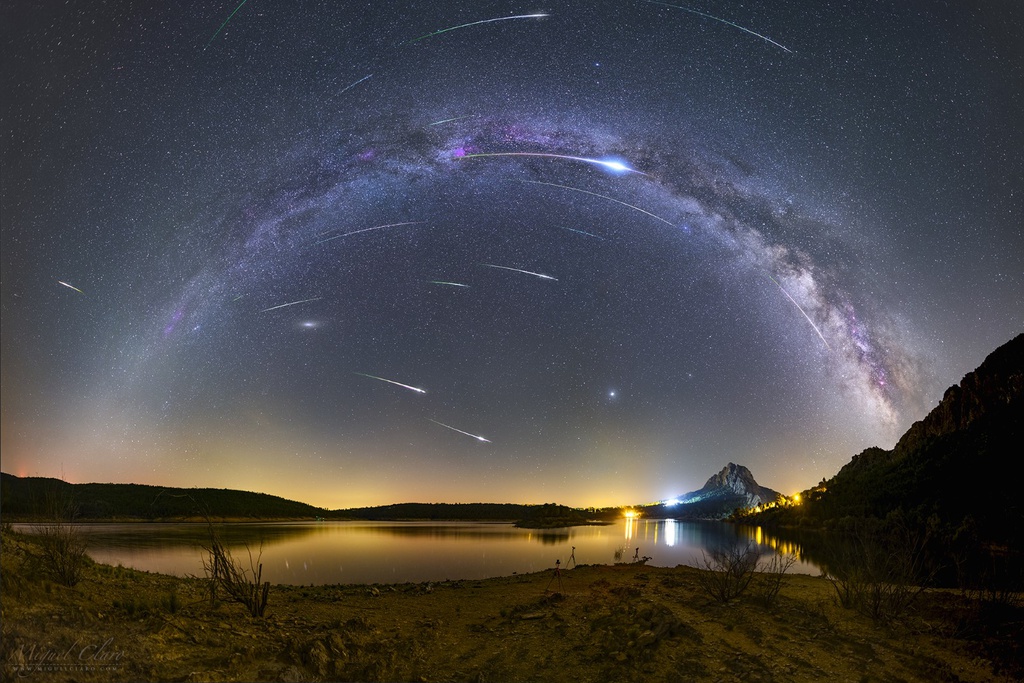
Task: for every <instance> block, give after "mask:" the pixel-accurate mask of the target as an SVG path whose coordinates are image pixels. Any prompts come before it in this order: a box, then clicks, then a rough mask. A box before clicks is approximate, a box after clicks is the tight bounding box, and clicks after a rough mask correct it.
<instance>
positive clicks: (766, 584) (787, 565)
mask: <svg viewBox="0 0 1024 683" xmlns="http://www.w3.org/2000/svg"><path fill="white" fill-rule="evenodd" d="M794 564H796V556H795V555H772V556H771V557H770V558H769V559H768V560H767V561H766V562H762V563H761V564H760V565H759V566H758V570H757V583H756V584H755V587H756V591H757V596H758V598H760V600H761V602H762V603H763V604H764V606H765V607H767V608H768V609H771V608H772V607H774V606H775V602H776V600H777V599H778V597H779V591H780V590H782V586H783V584H784V583H785V580H786V573H787V572H788V571H789V570H790V569H792V567H793V565H794Z"/></svg>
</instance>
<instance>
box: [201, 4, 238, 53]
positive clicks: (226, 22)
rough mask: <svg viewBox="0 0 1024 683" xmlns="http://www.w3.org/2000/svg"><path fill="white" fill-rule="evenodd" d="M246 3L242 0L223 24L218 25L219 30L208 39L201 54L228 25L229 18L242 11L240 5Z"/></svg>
mask: <svg viewBox="0 0 1024 683" xmlns="http://www.w3.org/2000/svg"><path fill="white" fill-rule="evenodd" d="M247 2H249V0H242V2H241V4H239V5H238V7H236V8H235V11H234V12H232V13H231V14H229V15H228V18H227V19H225V20H224V23H223V24H221V25H220V28H219V29H217V30H216V32H214V34H213V36H212V37H211V38H210V42H209V43H207V44H206V47H204V48H203V52H206V48H207V47H210V43H212V42H213V39H214V38H216V37H217V36H218V35H220V32H221V31H223V30H224V27H225V26H227V25H228V22H229V21H231V17H233V16H235V14H237V13H238V10H240V9H242V5H244V4H245V3H247Z"/></svg>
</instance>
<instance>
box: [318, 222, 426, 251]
mask: <svg viewBox="0 0 1024 683" xmlns="http://www.w3.org/2000/svg"><path fill="white" fill-rule="evenodd" d="M423 223H426V221H411V222H408V223H388V224H387V225H375V226H373V227H372V228H363V229H362V230H353V231H352V232H344V233H342V234H340V235H334V236H333V237H328V238H327V239H323V240H320V241H319V242H314V243H313V245H314V246H316V245H317V244H323V243H324V242H330V241H331V240H336V239H338V238H339V237H348V236H349V235H358V234H359V233H361V232H370V231H371V230H383V229H384V228H397V227H399V226H401V225H422V224H423ZM321 234H326V233H321Z"/></svg>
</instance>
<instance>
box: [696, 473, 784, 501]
mask: <svg viewBox="0 0 1024 683" xmlns="http://www.w3.org/2000/svg"><path fill="white" fill-rule="evenodd" d="M781 498H782V495H781V494H780V493H779V492H778V491H773V490H772V489H770V488H766V487H764V486H761V485H760V484H758V483H757V481H756V480H755V479H754V475H753V474H751V472H750V470H749V469H747V468H746V467H744V466H743V465H737V464H736V463H732V462H731V463H729V464H728V465H726V466H725V467H723V468H722V471H720V472H719V473H718V474H715V475H714V476H712V477H711V478H710V479H708V481H707V483H706V484H704V487H703V488H701V489H700V490H699V491H693V492H692V493H688V494H686V495H685V496H683V497H682V498H681V499H680V500H681V501H682V502H684V503H695V502H702V501H709V500H712V499H722V500H731V501H736V502H740V503H742V505H744V506H746V507H753V506H755V505H764V504H765V503H771V502H776V501H778V500H780V499H781Z"/></svg>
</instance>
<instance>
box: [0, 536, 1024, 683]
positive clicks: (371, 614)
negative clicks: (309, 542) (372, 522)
mask: <svg viewBox="0 0 1024 683" xmlns="http://www.w3.org/2000/svg"><path fill="white" fill-rule="evenodd" d="M26 551H29V552H31V546H28V545H26V542H25V540H24V539H22V538H20V537H16V536H15V537H13V538H12V537H11V536H10V535H5V537H4V542H3V553H2V558H0V559H2V580H3V583H2V599H3V603H2V614H0V616H2V626H0V629H2V643H0V680H4V681H14V680H25V681H82V682H86V681H477V682H484V681H489V682H499V683H500V682H505V681H508V682H513V681H560V682H565V683H569V682H588V681H593V682H601V683H603V682H606V681H744V682H748V681H822V680H830V681H1011V680H1020V676H1021V674H1022V672H1024V669H1022V668H1021V666H1020V662H1021V657H1020V645H1019V644H1018V641H1020V640H1021V633H1022V630H1021V623H1022V622H1021V620H1020V614H1019V610H1009V612H1008V613H1007V614H1003V615H1001V616H999V617H998V618H994V617H991V616H988V613H987V611H986V610H984V609H983V606H981V605H980V604H974V603H970V602H969V601H966V600H965V599H964V598H963V597H962V596H961V595H960V594H959V593H956V592H948V591H926V592H925V593H923V594H922V595H921V596H920V597H919V599H918V601H917V602H916V603H915V604H914V606H913V609H912V610H911V611H910V612H908V613H907V615H906V616H905V617H904V618H902V619H900V620H898V621H897V622H894V623H888V624H885V625H882V624H878V623H875V622H873V621H872V620H871V619H869V618H867V617H865V616H863V615H861V614H860V613H858V612H856V611H854V610H850V609H844V608H842V607H840V606H838V604H837V603H836V600H835V598H834V596H835V592H834V590H833V588H832V585H831V583H830V582H829V581H828V580H826V579H824V578H818V577H810V576H796V575H794V576H787V577H785V583H784V585H783V587H782V589H781V592H780V593H779V595H778V598H777V600H776V601H775V603H774V604H773V605H772V606H770V607H768V606H766V605H765V603H764V601H763V600H762V599H761V595H760V591H759V588H758V584H757V583H756V582H755V583H754V584H752V585H751V587H750V589H748V591H747V592H746V593H744V594H743V595H741V596H740V597H739V598H737V599H734V600H732V601H730V602H728V603H721V602H717V601H715V600H713V599H711V598H710V597H709V596H708V594H707V593H706V592H705V591H703V590H702V589H701V587H700V584H699V581H698V577H699V572H698V570H696V569H692V568H688V567H677V568H659V567H649V566H645V565H642V564H627V565H615V566H583V567H576V568H572V569H568V570H562V571H561V572H560V575H559V576H555V575H554V573H553V571H547V572H540V573H536V574H529V575H519V576H511V577H503V578H495V579H488V580H483V581H447V582H442V583H433V584H429V583H423V584H396V585H374V586H353V585H348V586H318V587H298V586H273V587H271V590H270V599H269V607H268V609H267V612H266V615H265V616H264V618H262V619H258V618H252V617H250V616H248V614H247V613H246V612H245V610H244V609H243V608H242V606H241V605H239V604H236V603H233V602H218V603H217V604H216V605H213V606H211V604H210V600H209V594H208V592H207V588H206V583H205V582H204V581H202V580H199V579H181V578H176V577H171V576H164V575H159V574H150V573H145V572H139V571H134V570H130V569H125V568H123V567H110V566H106V565H98V564H97V565H90V566H89V567H88V568H87V570H86V572H85V576H84V578H83V579H82V580H81V581H80V582H79V583H78V584H77V585H76V586H75V587H73V588H68V587H65V586H61V585H58V584H56V583H54V582H52V581H50V580H47V579H46V578H43V577H42V576H40V575H39V572H38V570H37V569H36V568H34V566H33V565H32V563H31V561H30V559H29V558H28V557H27V555H26Z"/></svg>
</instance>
